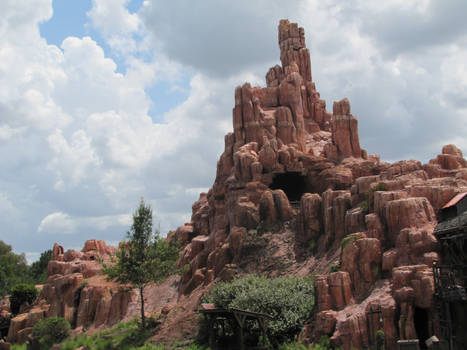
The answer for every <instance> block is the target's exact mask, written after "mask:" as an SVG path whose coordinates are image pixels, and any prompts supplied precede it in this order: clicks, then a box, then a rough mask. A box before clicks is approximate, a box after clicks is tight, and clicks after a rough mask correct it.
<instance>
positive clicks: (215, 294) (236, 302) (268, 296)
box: [203, 275, 314, 344]
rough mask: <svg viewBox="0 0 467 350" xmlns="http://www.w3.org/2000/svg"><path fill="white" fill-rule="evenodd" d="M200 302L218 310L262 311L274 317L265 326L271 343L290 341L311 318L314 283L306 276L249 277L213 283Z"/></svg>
mask: <svg viewBox="0 0 467 350" xmlns="http://www.w3.org/2000/svg"><path fill="white" fill-rule="evenodd" d="M203 302H205V303H213V304H214V305H215V306H216V307H217V308H220V309H230V308H237V309H242V310H247V311H252V312H262V313H265V314H267V315H270V316H272V317H273V320H272V321H270V322H269V324H268V330H269V332H270V336H271V341H272V342H273V343H275V344H279V343H282V342H286V341H292V340H293V339H294V338H295V336H296V335H297V334H298V333H299V332H300V330H301V329H302V327H303V324H304V323H305V321H306V320H307V319H308V318H310V316H311V313H312V311H313V306H314V283H313V280H312V278H309V277H304V278H301V277H294V276H290V277H277V278H266V277H259V276H253V275H249V276H246V277H243V278H239V279H235V280H233V281H232V282H221V283H218V284H216V285H215V286H214V287H213V288H212V289H211V290H210V291H209V293H208V294H206V295H205V296H204V297H203Z"/></svg>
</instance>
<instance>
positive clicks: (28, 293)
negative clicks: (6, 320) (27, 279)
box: [10, 283, 39, 315]
mask: <svg viewBox="0 0 467 350" xmlns="http://www.w3.org/2000/svg"><path fill="white" fill-rule="evenodd" d="M37 294H39V292H38V290H37V289H36V287H34V286H33V285H30V284H26V283H20V284H17V285H16V286H14V287H13V288H11V295H10V308H11V313H12V314H13V315H16V314H18V312H19V308H20V306H21V304H23V303H24V302H26V301H27V302H28V303H29V304H31V303H32V302H33V301H34V300H35V299H36V297H37Z"/></svg>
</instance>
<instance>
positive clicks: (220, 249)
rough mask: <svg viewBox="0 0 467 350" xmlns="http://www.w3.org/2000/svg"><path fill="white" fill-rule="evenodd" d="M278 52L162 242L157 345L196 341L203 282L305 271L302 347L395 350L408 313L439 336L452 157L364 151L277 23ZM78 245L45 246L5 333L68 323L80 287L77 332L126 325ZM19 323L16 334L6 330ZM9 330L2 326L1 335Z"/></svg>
mask: <svg viewBox="0 0 467 350" xmlns="http://www.w3.org/2000/svg"><path fill="white" fill-rule="evenodd" d="M279 47H280V60H281V65H276V66H274V67H272V68H270V69H269V71H268V72H267V74H266V87H252V86H251V85H250V84H248V83H246V84H244V85H242V86H239V87H237V88H236V90H235V106H234V108H233V132H232V133H229V134H227V135H226V136H225V149H224V152H223V153H222V155H221V156H220V159H219V161H218V163H217V174H216V179H215V182H214V184H213V186H212V188H211V189H210V190H209V191H208V193H202V194H201V195H200V198H199V200H198V201H196V202H195V203H194V204H193V207H192V217H191V221H190V222H189V223H186V224H185V225H183V226H181V227H179V228H178V229H177V230H176V231H174V232H171V233H170V234H169V237H170V239H175V240H177V241H178V242H180V243H181V244H182V245H183V247H184V248H183V250H182V252H181V254H180V258H179V261H178V266H183V265H186V264H188V265H189V269H188V271H187V272H186V273H185V274H184V275H183V276H182V277H181V280H180V282H179V284H177V286H176V288H175V289H173V285H172V289H170V288H169V289H164V290H167V291H170V293H173V294H170V293H169V292H167V293H168V295H170V297H167V298H166V302H167V303H169V302H170V303H173V304H174V305H175V306H174V307H173V308H170V310H166V313H167V320H168V321H167V322H166V325H165V327H164V329H163V330H162V331H161V332H160V335H159V336H158V337H159V338H158V339H163V340H167V339H171V340H179V339H177V337H182V338H183V337H184V338H186V337H191V336H194V335H195V332H196V329H195V328H196V327H194V328H193V327H192V326H189V324H188V323H190V324H193V323H195V322H194V320H195V319H196V318H193V315H194V313H193V311H194V310H195V309H196V307H197V301H198V299H199V297H200V296H201V295H202V293H204V292H205V291H206V290H207V289H208V288H209V287H210V286H211V285H212V283H213V282H215V281H219V280H230V279H232V278H234V277H235V276H239V275H242V274H247V273H252V272H255V273H262V274H265V275H268V276H278V275H285V274H296V275H300V276H303V275H310V274H316V277H315V283H316V291H317V293H316V302H317V306H316V312H315V313H314V315H313V317H312V318H311V319H310V320H309V322H308V323H307V325H306V326H305V327H304V329H303V331H302V333H301V339H302V340H304V341H307V342H314V341H319V339H320V337H321V336H322V335H328V336H329V337H330V338H331V340H332V343H333V345H335V346H342V347H343V348H344V349H351V348H352V347H354V348H364V347H369V346H371V345H373V344H374V341H375V332H376V331H377V330H379V329H382V330H383V331H384V333H385V337H386V345H387V348H389V349H395V348H396V340H398V339H409V338H413V337H415V336H417V334H416V329H417V326H418V325H416V322H415V318H414V314H415V313H416V312H420V311H419V310H422V311H423V312H424V313H425V314H426V315H428V316H427V317H430V318H431V319H433V321H430V322H428V323H427V324H426V325H424V327H426V328H427V329H426V330H425V331H426V333H427V334H437V332H438V328H437V327H438V326H437V324H436V318H435V317H432V316H434V305H433V293H434V286H433V276H432V272H431V263H432V261H433V260H435V259H439V256H438V242H437V240H436V238H435V236H434V235H433V231H434V228H435V226H436V224H437V214H438V211H439V209H440V208H441V207H442V206H443V205H444V204H445V203H446V202H447V201H449V200H450V199H451V198H452V197H453V196H455V195H456V194H458V193H460V192H465V191H467V168H466V166H467V163H466V161H465V159H464V158H463V156H462V152H461V151H460V150H459V149H458V148H457V147H455V146H454V145H447V146H445V147H443V149H442V153H441V154H440V155H439V156H437V157H436V158H434V159H432V160H431V161H430V162H429V163H428V164H421V163H420V162H418V161H415V160H408V161H400V162H396V163H392V164H391V163H386V162H381V161H380V159H379V156H377V155H368V154H367V152H366V151H365V150H364V149H362V148H361V146H360V142H359V136H358V121H357V118H356V117H355V116H354V115H352V114H351V109H350V103H349V101H348V100H347V99H345V98H344V99H342V100H340V101H337V102H334V104H333V110H332V113H330V112H328V111H327V110H326V103H325V101H324V100H322V99H321V98H320V94H319V93H318V91H317V90H316V87H315V84H314V83H313V81H312V74H311V63H310V53H309V51H308V49H307V48H306V43H305V36H304V30H303V29H302V28H299V27H298V26H297V24H295V23H290V22H289V21H287V20H282V21H281V22H280V24H279ZM85 247H88V248H89V247H93V249H91V250H88V248H85V249H84V250H83V251H82V252H75V251H67V252H63V249H61V248H60V247H59V246H57V247H54V260H53V261H52V262H51V263H50V264H49V279H48V281H47V284H46V285H45V286H44V289H43V292H42V294H41V298H40V300H43V301H40V302H38V303H36V305H33V308H39V309H38V311H37V312H36V311H34V312H31V311H32V310H33V309H31V310H30V313H29V314H28V315H31V316H24V317H25V318H26V321H21V320H20V319H18V320H16V321H15V319H13V320H12V324H13V325H14V326H13V327H16V328H15V329H17V330H19V329H20V328H21V329H28V328H29V327H28V325H30V324H32V321H28V320H29V319H30V318H31V319H32V318H33V317H37V318H40V317H42V316H40V313H41V312H42V315H62V316H65V317H68V318H70V317H72V312H75V311H74V310H76V309H72V307H71V303H72V295H73V293H74V292H73V291H76V290H77V286H79V285H80V283H81V282H82V281H84V280H88V281H89V284H88V286H87V287H83V288H82V290H81V291H80V293H81V294H80V303H79V307H78V309H77V318H76V322H77V323H78V324H79V325H85V324H92V325H102V324H112V323H113V322H115V321H116V320H117V319H119V318H124V317H127V316H128V314H129V312H128V311H126V312H125V310H132V307H131V305H132V304H131V303H133V302H134V301H133V300H134V298H135V296H134V295H132V296H128V295H126V296H123V295H120V296H119V294H116V293H112V292H110V290H112V288H114V287H112V286H107V285H105V286H102V285H99V284H97V285H94V284H92V283H91V282H92V279H93V278H98V276H95V274H96V273H97V270H98V268H97V267H96V265H95V264H94V262H93V261H92V259H91V258H92V257H93V256H94V255H93V254H95V253H94V252H99V253H100V254H101V253H102V254H103V251H102V249H104V250H105V253H106V254H108V253H109V252H108V251H107V250H106V249H107V248H105V246H104V245H103V244H102V243H97V242H95V243H86V246H85ZM103 247H104V248H103ZM94 257H95V256H94ZM331 270H332V271H334V272H332V273H330V271H331ZM336 270H337V271H336ZM100 283H102V282H100ZM155 288H157V287H155ZM174 290H175V292H174ZM58 291H60V293H58ZM148 295H149V296H148V299H149V300H152V299H151V295H153V298H155V297H154V295H155V294H148ZM81 300H82V302H81ZM41 303H42V304H41ZM114 305H116V306H115V307H114ZM155 309H156V307H155ZM34 314H39V316H32V315H34ZM20 316H21V315H20ZM170 320H171V321H170ZM183 320H190V322H188V323H187V322H185V321H183ZM19 322H24V325H23V324H22V326H15V324H18V323H19ZM28 322H29V323H28ZM180 322H185V323H183V324H185V325H186V329H185V331H183V332H181V331H180V330H181V329H182V328H183V327H181V326H180ZM190 327H191V328H190ZM19 334H20V331H18V332H16V331H11V338H12V339H13V338H14V339H17V338H18V336H20V335H19ZM175 334H177V336H175Z"/></svg>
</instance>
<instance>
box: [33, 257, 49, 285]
mask: <svg viewBox="0 0 467 350" xmlns="http://www.w3.org/2000/svg"><path fill="white" fill-rule="evenodd" d="M51 258H52V249H49V250H46V251H45V252H42V253H41V256H40V258H39V260H38V261H35V262H33V263H32V265H31V268H30V273H31V276H32V278H33V280H34V283H36V284H42V283H44V282H45V280H46V279H47V265H48V264H49V261H50V259H51Z"/></svg>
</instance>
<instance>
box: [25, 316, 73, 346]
mask: <svg viewBox="0 0 467 350" xmlns="http://www.w3.org/2000/svg"><path fill="white" fill-rule="evenodd" d="M70 329H71V327H70V323H69V322H68V321H67V320H66V319H64V318H63V317H47V318H44V319H42V320H40V321H39V322H37V323H36V324H35V325H34V328H33V331H32V336H33V337H34V338H35V339H36V340H38V341H39V344H40V346H41V349H50V347H51V346H52V345H53V344H57V343H60V342H61V341H62V340H64V339H65V338H67V337H68V335H69V334H70Z"/></svg>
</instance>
